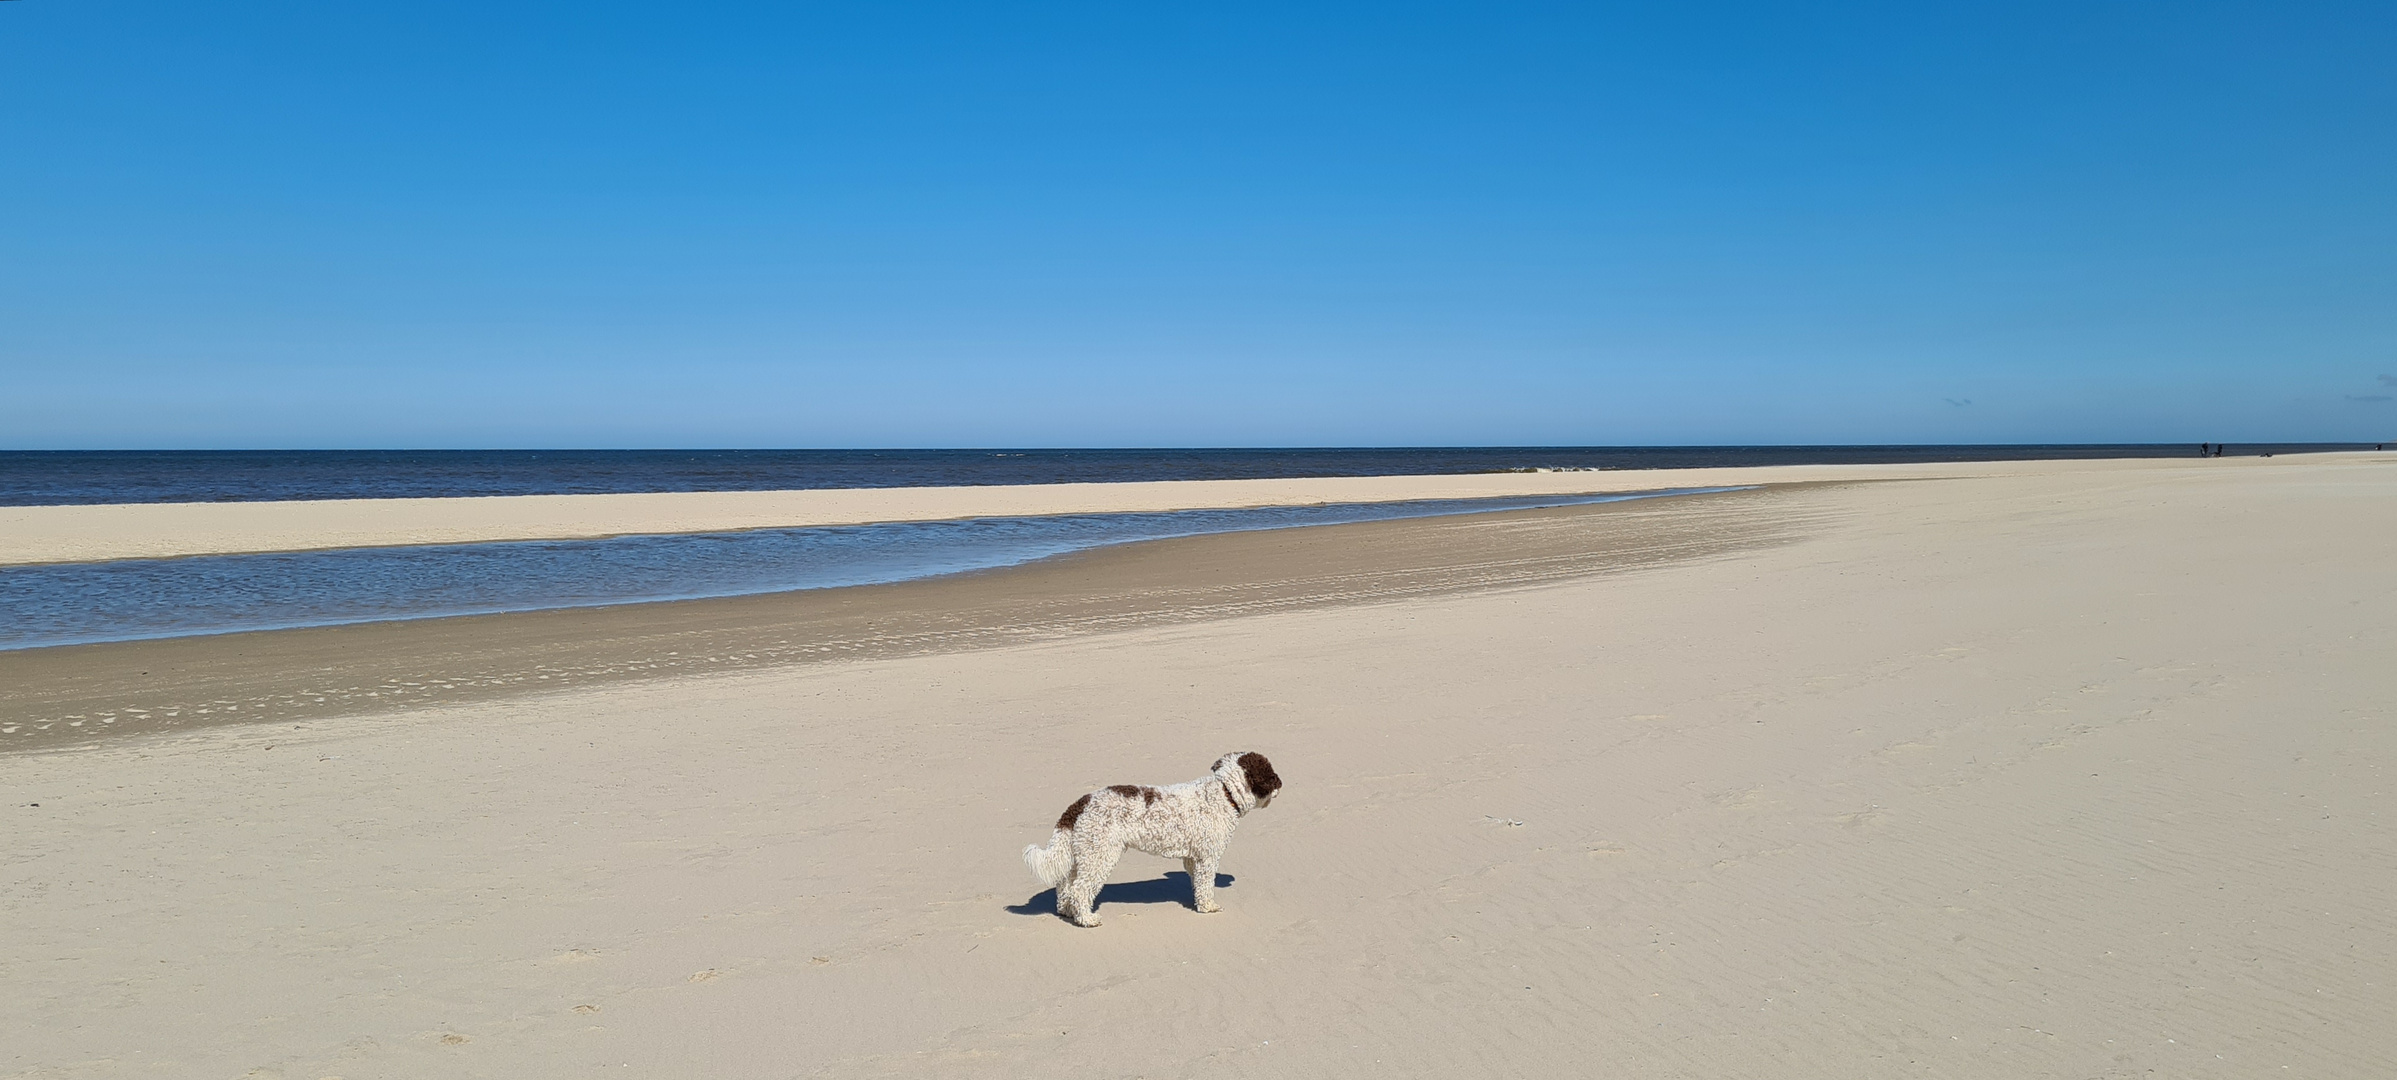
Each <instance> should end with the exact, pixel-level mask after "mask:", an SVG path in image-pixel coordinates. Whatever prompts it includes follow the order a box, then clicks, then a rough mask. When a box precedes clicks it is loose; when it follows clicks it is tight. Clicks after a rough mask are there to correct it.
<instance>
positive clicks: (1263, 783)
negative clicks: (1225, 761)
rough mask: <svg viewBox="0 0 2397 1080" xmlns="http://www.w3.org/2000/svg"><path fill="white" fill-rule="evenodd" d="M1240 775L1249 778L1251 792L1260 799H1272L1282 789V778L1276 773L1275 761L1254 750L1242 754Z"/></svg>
mask: <svg viewBox="0 0 2397 1080" xmlns="http://www.w3.org/2000/svg"><path fill="white" fill-rule="evenodd" d="M1239 761H1240V775H1241V776H1243V777H1245V778H1247V780H1248V790H1249V793H1250V794H1252V795H1255V796H1256V797H1258V798H1260V799H1270V798H1272V797H1273V793H1274V792H1277V791H1280V790H1282V778H1281V777H1279V776H1276V775H1274V771H1273V762H1270V761H1267V760H1265V755H1263V754H1260V753H1257V752H1256V751H1254V750H1251V751H1249V752H1248V753H1245V754H1242V755H1240V758H1239Z"/></svg>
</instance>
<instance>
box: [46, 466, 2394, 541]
mask: <svg viewBox="0 0 2397 1080" xmlns="http://www.w3.org/2000/svg"><path fill="white" fill-rule="evenodd" d="M2339 461H2358V462H2397V454H2387V453H2374V452H2341V453H2321V454H2306V455H2302V456H2299V455H2291V456H2285V457H2279V458H2215V459H2200V458H2190V459H2178V458H2098V459H2048V460H2028V461H1990V462H1952V463H1929V464H1904V465H1770V466H1755V467H1739V468H1704V469H1645V470H1619V471H1611V472H1587V473H1473V474H1445V475H1428V476H1426V475H1410V476H1373V477H1327V478H1317V479H1303V480H1168V481H1140V482H1130V483H1116V484H1105V483H1084V484H1027V485H1015V486H990V487H961V488H827V489H813V490H801V491H741V492H663V493H652V494H639V495H506V496H483V497H465V498H436V499H340V500H323V501H289V502H243V503H111V504H96V505H69V506H32V507H0V567H6V566H27V565H43V564H57V563H72V562H105V561H112V560H118V559H135V558H144V559H155V558H175V557H182V556H190V555H228V554H248V553H264V552H288V551H321V550H336V549H348V548H366V547H403V546H418V545H432V544H464V543H482V542H492V541H509V540H575V539H604V538H610V537H620V536H639V535H663V534H682V533H715V532H742V531H749V530H755V529H772V528H805V527H815V526H831V525H864V524H875V523H883V522H921V521H943V520H955V519H963V518H980V517H1047V516H1060V515H1068V514H1103V513H1127V512H1159V511H1173V510H1202V509H1234V508H1243V507H1269V506H1305V505H1315V504H1325V503H1375V502H1404V501H1413V500H1421V499H1472V498H1491V497H1502V496H1539V495H1571V494H1601V493H1633V492H1644V491H1655V490H1660V489H1669V488H1683V487H1709V488H1711V487H1750V486H1761V485H1771V484H1786V483H1821V482H1851V481H1858V480H1924V479H1960V478H1971V477H1983V478H1988V477H2004V476H2025V475H2057V474H2082V473H2117V472H2126V471H2131V472H2165V473H2172V472H2180V471H2184V470H2186V471H2193V472H2194V471H2208V470H2210V471H2221V470H2225V469H2273V468H2287V467H2291V466H2294V465H2298V464H2301V463H2306V462H2339Z"/></svg>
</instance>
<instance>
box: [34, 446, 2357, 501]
mask: <svg viewBox="0 0 2397 1080" xmlns="http://www.w3.org/2000/svg"><path fill="white" fill-rule="evenodd" d="M2363 448H2366V447H2362V446H2334V445H2331V444H2307V445H2303V446H2300V445H2295V444H2290V445H2285V446H2282V445H2275V446H2264V445H2254V446H2234V447H2231V448H2230V452H2231V453H2233V454H2251V453H2262V452H2282V453H2288V452H2295V451H2299V450H2329V449H2363ZM2196 455H2197V447H2196V444H2194V443H2192V444H2187V445H2096V446H2085V445H2022V446H1995V445H1989V446H1544V447H1543V446H1534V447H1428V448H1406V447H1394V448H1393V447H1376V448H1367V449H1337V448H1331V449H1326V448H1298V449H1218V450H1204V449H1201V450H1191V449H1165V450H172V451H167V450H160V451H0V506H46V505H63V504H75V503H123V502H231V501H260V500H277V499H368V498H426V497H442V496H472V495H572V494H607V493H619V492H641V491H775V490H787V489H795V488H863V487H950V486H966V485H988V484H1060V483H1114V482H1121V481H1133V480H1246V479H1267V478H1289V477H1308V476H1422V475H1434V474H1453V473H1489V472H1523V471H1535V470H1543V469H1575V470H1582V469H1683V468H1699V467H1706V466H1745V465H1821V464H1891V463H1899V462H1927V461H2018V460H2026V459H2046V458H2105V457H2117V458H2119V457H2176V456H2177V457H2195V456H2196Z"/></svg>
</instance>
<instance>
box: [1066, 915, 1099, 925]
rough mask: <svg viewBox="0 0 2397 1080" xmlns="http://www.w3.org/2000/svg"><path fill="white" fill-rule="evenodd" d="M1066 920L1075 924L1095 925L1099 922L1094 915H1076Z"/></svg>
mask: <svg viewBox="0 0 2397 1080" xmlns="http://www.w3.org/2000/svg"><path fill="white" fill-rule="evenodd" d="M1068 921H1070V922H1072V923H1073V924H1074V925H1075V926H1097V925H1098V924H1099V917H1098V916H1096V915H1076V916H1074V917H1073V918H1072V919H1070V920H1068Z"/></svg>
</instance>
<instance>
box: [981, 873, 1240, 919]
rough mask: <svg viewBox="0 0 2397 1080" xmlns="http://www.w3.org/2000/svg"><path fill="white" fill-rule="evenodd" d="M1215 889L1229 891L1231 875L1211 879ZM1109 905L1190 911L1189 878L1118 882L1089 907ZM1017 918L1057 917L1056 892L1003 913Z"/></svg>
mask: <svg viewBox="0 0 2397 1080" xmlns="http://www.w3.org/2000/svg"><path fill="white" fill-rule="evenodd" d="M1215 887H1216V888H1218V889H1229V888H1231V887H1232V875H1230V874H1217V875H1215ZM1109 904H1180V905H1182V906H1183V907H1190V906H1191V901H1190V875H1188V874H1185V873H1183V872H1181V871H1179V870H1175V871H1172V872H1170V873H1168V874H1166V875H1165V876H1163V877H1158V878H1152V879H1150V880H1148V881H1118V882H1114V883H1112V884H1108V885H1102V886H1099V895H1098V899H1097V901H1096V902H1094V903H1093V904H1092V905H1091V906H1092V908H1093V909H1094V910H1104V909H1105V908H1106V907H1107V905H1109ZM1007 910H1008V911H1010V912H1013V913H1015V914H1017V915H1055V914H1057V890H1055V889H1047V890H1043V891H1042V892H1041V893H1040V895H1038V896H1035V897H1033V898H1032V899H1030V900H1026V901H1024V902H1023V903H1021V904H1017V905H1015V906H1012V907H1010V908H1008V909H1007Z"/></svg>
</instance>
